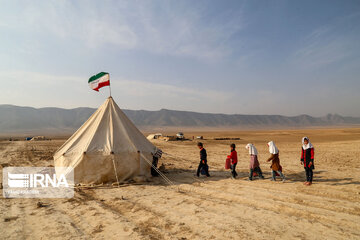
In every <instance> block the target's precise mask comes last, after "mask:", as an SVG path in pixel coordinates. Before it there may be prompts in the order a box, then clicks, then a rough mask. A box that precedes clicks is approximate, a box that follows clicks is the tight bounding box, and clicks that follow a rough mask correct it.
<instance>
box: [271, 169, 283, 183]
mask: <svg viewBox="0 0 360 240" xmlns="http://www.w3.org/2000/svg"><path fill="white" fill-rule="evenodd" d="M276 173H277V174H279V175H280V177H281V178H282V179H283V180H284V179H285V176H284V174H283V173H282V172H281V171H274V170H272V171H271V174H272V180H274V181H275V180H276Z"/></svg>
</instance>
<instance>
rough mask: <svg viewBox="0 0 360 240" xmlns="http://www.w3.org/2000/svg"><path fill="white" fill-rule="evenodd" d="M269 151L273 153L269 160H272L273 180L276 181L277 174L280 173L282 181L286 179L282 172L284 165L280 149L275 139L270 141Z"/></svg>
mask: <svg viewBox="0 0 360 240" xmlns="http://www.w3.org/2000/svg"><path fill="white" fill-rule="evenodd" d="M267 145H268V147H269V152H270V154H271V156H270V158H269V159H268V160H267V161H268V162H270V161H271V166H270V168H271V170H272V171H271V175H272V178H271V181H276V174H278V175H279V176H280V177H281V178H282V181H283V182H284V181H285V176H284V174H283V173H282V167H281V165H280V159H279V149H278V148H277V147H276V145H275V143H274V142H273V141H271V142H268V144H267Z"/></svg>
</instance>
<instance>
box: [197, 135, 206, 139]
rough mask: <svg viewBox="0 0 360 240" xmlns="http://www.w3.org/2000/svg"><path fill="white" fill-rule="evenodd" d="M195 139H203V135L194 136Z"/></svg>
mask: <svg viewBox="0 0 360 240" xmlns="http://www.w3.org/2000/svg"><path fill="white" fill-rule="evenodd" d="M196 139H204V137H203V136H196Z"/></svg>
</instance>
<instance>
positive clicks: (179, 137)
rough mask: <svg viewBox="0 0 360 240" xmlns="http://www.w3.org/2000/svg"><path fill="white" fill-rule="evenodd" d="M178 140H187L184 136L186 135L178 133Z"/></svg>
mask: <svg viewBox="0 0 360 240" xmlns="http://www.w3.org/2000/svg"><path fill="white" fill-rule="evenodd" d="M176 138H177V139H185V136H184V134H183V133H182V132H178V133H177V134H176Z"/></svg>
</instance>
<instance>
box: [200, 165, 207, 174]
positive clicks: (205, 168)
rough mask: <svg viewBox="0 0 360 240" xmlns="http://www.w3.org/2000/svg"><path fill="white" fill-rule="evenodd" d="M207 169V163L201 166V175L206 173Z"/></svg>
mask: <svg viewBox="0 0 360 240" xmlns="http://www.w3.org/2000/svg"><path fill="white" fill-rule="evenodd" d="M207 171H209V166H208V165H205V166H203V167H202V168H201V171H200V173H201V175H206V172H207Z"/></svg>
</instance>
